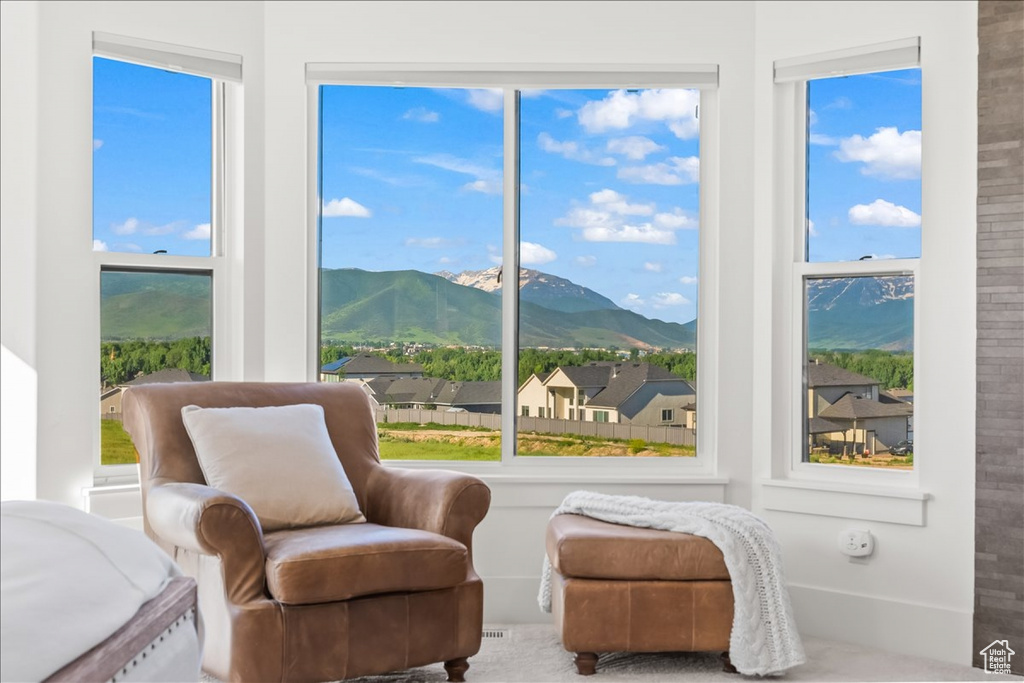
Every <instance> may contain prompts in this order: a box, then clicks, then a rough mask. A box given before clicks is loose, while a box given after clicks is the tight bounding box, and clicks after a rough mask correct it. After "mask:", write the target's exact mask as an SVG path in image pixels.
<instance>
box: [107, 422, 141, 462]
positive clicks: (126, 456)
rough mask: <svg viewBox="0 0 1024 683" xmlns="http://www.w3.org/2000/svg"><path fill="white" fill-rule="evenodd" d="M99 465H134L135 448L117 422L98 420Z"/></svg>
mask: <svg viewBox="0 0 1024 683" xmlns="http://www.w3.org/2000/svg"><path fill="white" fill-rule="evenodd" d="M100 464H101V465H134V464H135V446H134V445H132V440H131V438H130V437H129V436H128V433H127V432H125V431H124V428H123V427H121V422H120V421H119V420H100Z"/></svg>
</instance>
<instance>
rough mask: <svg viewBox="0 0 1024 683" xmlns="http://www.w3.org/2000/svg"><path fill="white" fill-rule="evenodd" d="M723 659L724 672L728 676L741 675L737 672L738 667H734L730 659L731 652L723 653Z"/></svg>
mask: <svg viewBox="0 0 1024 683" xmlns="http://www.w3.org/2000/svg"><path fill="white" fill-rule="evenodd" d="M721 658H722V671H724V672H725V673H727V674H738V673H739V671H737V670H736V667H735V666H733V665H732V660H731V659H729V651H728V650H726V651H725V652H723V653H722V654H721Z"/></svg>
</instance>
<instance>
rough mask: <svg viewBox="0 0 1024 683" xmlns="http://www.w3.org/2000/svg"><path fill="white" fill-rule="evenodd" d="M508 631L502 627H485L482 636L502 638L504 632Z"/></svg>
mask: <svg viewBox="0 0 1024 683" xmlns="http://www.w3.org/2000/svg"><path fill="white" fill-rule="evenodd" d="M506 633H508V631H507V630H506V629H503V628H485V629H484V632H483V637H484V638H504V637H505V634H506Z"/></svg>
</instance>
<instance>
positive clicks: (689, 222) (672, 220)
mask: <svg viewBox="0 0 1024 683" xmlns="http://www.w3.org/2000/svg"><path fill="white" fill-rule="evenodd" d="M654 224H655V225H656V226H658V227H659V228H665V229H667V230H681V229H683V228H689V229H696V228H697V226H698V221H697V219H696V218H695V217H694V216H691V215H689V214H687V213H685V212H684V211H683V210H682V209H680V208H678V207H676V208H675V209H673V210H672V213H656V214H654Z"/></svg>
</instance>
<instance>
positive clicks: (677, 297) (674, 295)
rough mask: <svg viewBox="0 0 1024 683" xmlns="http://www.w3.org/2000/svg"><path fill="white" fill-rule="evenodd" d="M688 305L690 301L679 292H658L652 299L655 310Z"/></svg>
mask: <svg viewBox="0 0 1024 683" xmlns="http://www.w3.org/2000/svg"><path fill="white" fill-rule="evenodd" d="M688 303H690V300H689V299H687V298H686V297H685V296H683V295H682V294H680V293H679V292H658V293H657V294H655V295H654V296H652V297H651V305H652V306H654V307H655V308H668V307H670V306H685V305H686V304H688Z"/></svg>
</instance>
